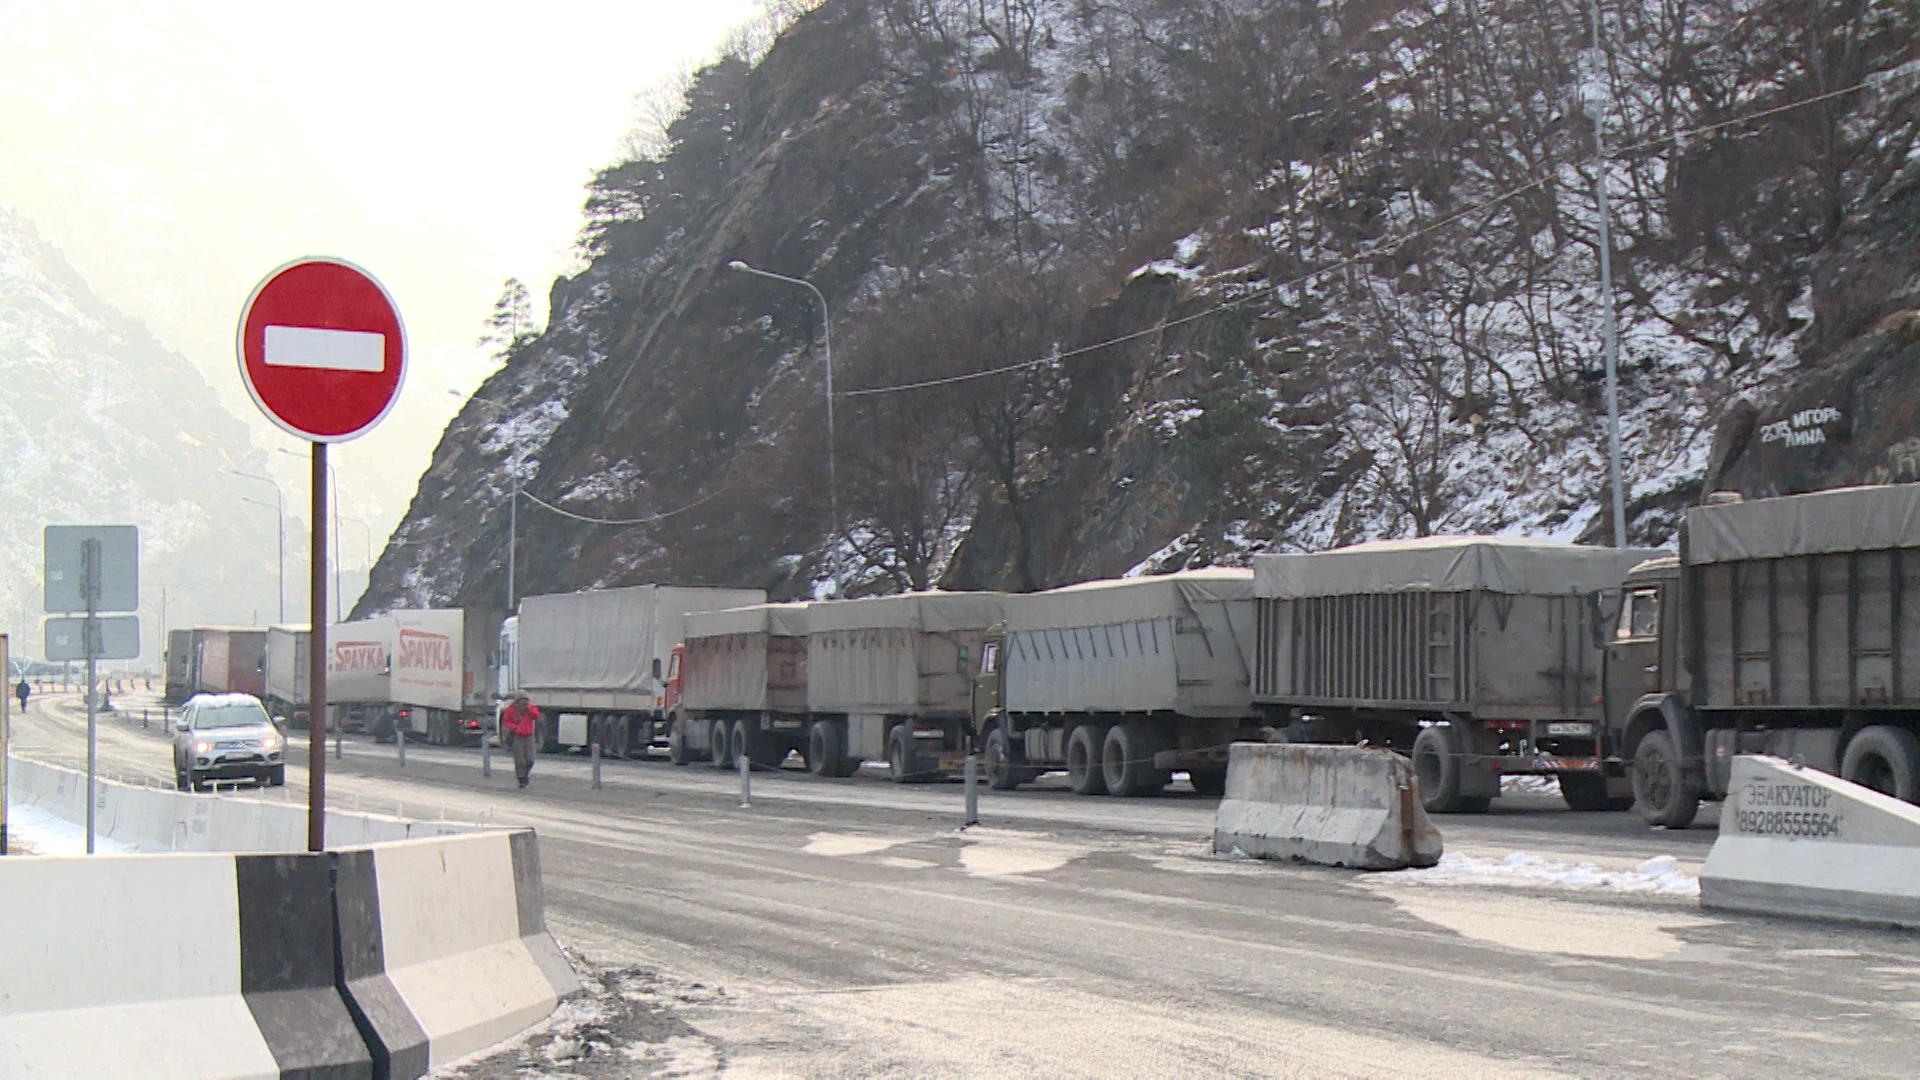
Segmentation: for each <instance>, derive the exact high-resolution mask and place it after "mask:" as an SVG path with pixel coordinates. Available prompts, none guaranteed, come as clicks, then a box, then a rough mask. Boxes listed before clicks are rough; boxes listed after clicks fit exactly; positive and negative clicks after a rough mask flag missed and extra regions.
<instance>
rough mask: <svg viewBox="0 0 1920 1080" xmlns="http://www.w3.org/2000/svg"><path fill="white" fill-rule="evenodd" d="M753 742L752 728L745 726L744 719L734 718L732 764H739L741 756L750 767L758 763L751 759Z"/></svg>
mask: <svg viewBox="0 0 1920 1080" xmlns="http://www.w3.org/2000/svg"><path fill="white" fill-rule="evenodd" d="M753 743H754V738H753V729H751V728H749V727H748V726H747V722H746V721H745V720H735V721H734V722H733V763H734V765H736V766H737V765H739V764H740V760H741V759H742V758H745V759H746V761H747V767H748V768H752V767H753V766H754V765H756V764H758V762H756V761H754V760H753Z"/></svg>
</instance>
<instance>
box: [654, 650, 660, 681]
mask: <svg viewBox="0 0 1920 1080" xmlns="http://www.w3.org/2000/svg"><path fill="white" fill-rule="evenodd" d="M653 679H654V681H655V682H659V681H660V658H659V657H657V656H656V657H654V658H653Z"/></svg>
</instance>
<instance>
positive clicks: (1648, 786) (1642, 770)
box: [1633, 731, 1700, 829]
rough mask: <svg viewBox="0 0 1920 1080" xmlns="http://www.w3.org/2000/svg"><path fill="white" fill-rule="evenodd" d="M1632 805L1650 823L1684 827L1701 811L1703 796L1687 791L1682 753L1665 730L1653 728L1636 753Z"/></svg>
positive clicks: (1634, 755) (1634, 756)
mask: <svg viewBox="0 0 1920 1080" xmlns="http://www.w3.org/2000/svg"><path fill="white" fill-rule="evenodd" d="M1633 805H1634V808H1635V809H1636V810H1639V811H1640V817H1641V819H1642V820H1644V821H1645V822H1646V823H1647V824H1649V825H1662V826H1665V827H1666V828H1669V829H1684V828H1686V827H1687V826H1689V825H1691V824H1693V817H1694V815H1695V814H1698V813H1699V812H1700V796H1698V795H1695V794H1693V793H1692V792H1691V791H1688V790H1687V777H1686V773H1684V772H1683V771H1682V770H1681V768H1680V755H1679V753H1678V752H1676V751H1675V750H1674V748H1673V739H1672V737H1671V736H1669V735H1668V734H1667V733H1666V732H1664V731H1650V732H1648V733H1647V735H1646V737H1645V738H1643V739H1641V740H1640V746H1639V747H1638V748H1637V749H1636V750H1634V752H1633Z"/></svg>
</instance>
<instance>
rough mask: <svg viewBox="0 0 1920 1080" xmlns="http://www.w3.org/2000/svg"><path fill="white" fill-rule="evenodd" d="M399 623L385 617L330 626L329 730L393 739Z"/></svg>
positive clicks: (328, 665)
mask: <svg viewBox="0 0 1920 1080" xmlns="http://www.w3.org/2000/svg"><path fill="white" fill-rule="evenodd" d="M392 658H393V619H391V618H390V617H388V616H385V615H381V616H377V617H375V618H371V619H359V620H356V621H354V622H348V623H335V624H333V625H332V626H329V627H328V628H327V711H328V714H329V716H328V726H329V728H331V729H332V730H334V731H369V732H372V733H373V735H374V737H375V738H377V739H379V740H381V741H382V742H390V741H392V738H393V715H392V710H393V670H392Z"/></svg>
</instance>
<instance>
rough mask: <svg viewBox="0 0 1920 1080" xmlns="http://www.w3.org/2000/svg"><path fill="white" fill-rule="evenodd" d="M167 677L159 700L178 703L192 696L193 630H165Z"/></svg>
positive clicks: (170, 703)
mask: <svg viewBox="0 0 1920 1080" xmlns="http://www.w3.org/2000/svg"><path fill="white" fill-rule="evenodd" d="M166 667H167V678H166V684H165V686H164V688H163V691H164V692H163V693H162V695H161V698H160V700H161V701H163V702H165V703H166V704H168V705H178V704H180V703H181V702H183V701H185V700H187V699H188V698H190V697H192V696H193V684H192V678H193V631H192V630H169V631H167V655H166Z"/></svg>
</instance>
